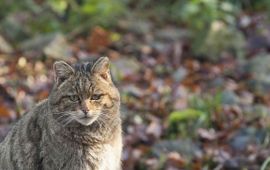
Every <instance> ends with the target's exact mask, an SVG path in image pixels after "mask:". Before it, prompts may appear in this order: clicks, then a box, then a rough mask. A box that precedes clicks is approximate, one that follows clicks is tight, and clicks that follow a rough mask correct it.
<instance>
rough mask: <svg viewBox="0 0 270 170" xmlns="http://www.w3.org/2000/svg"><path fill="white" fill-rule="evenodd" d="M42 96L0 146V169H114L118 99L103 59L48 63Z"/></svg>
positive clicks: (118, 137)
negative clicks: (50, 75) (48, 81)
mask: <svg viewBox="0 0 270 170" xmlns="http://www.w3.org/2000/svg"><path fill="white" fill-rule="evenodd" d="M53 68H54V73H55V84H54V87H53V89H52V91H51V93H50V95H49V97H48V99H45V100H44V101H42V102H40V103H39V104H37V106H35V107H34V108H33V109H32V110H31V111H29V112H28V113H26V114H24V115H23V116H22V118H21V119H20V120H19V121H18V122H17V123H16V124H15V125H14V126H13V128H12V130H11V131H10V132H9V133H8V135H7V137H6V138H5V140H4V141H3V142H2V143H0V169H1V170H120V169H121V162H120V158H121V152H122V136H121V119H120V113H119V107H120V95H119V92H118V90H117V88H116V87H115V85H114V84H113V82H112V79H111V76H110V71H109V59H108V58H107V57H101V58H99V59H98V60H97V61H95V62H93V63H86V64H81V65H78V66H76V67H75V68H73V67H71V66H70V65H68V64H67V63H65V62H63V61H58V62H55V63H54V65H53Z"/></svg>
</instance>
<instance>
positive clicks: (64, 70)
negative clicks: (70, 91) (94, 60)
mask: <svg viewBox="0 0 270 170" xmlns="http://www.w3.org/2000/svg"><path fill="white" fill-rule="evenodd" d="M53 70H54V74H55V82H56V83H57V86H59V85H60V84H61V83H63V82H64V81H65V80H66V79H67V78H69V77H70V76H71V75H72V74H73V73H74V69H73V68H72V67H71V66H70V65H69V64H67V63H66V62H64V61H56V62H55V63H54V64H53Z"/></svg>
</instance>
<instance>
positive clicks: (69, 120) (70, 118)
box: [63, 117, 74, 127]
mask: <svg viewBox="0 0 270 170" xmlns="http://www.w3.org/2000/svg"><path fill="white" fill-rule="evenodd" d="M73 120H74V119H73V118H72V117H69V119H67V121H66V123H65V124H64V125H63V126H64V127H66V126H67V125H68V124H69V123H71V122H72V121H73Z"/></svg>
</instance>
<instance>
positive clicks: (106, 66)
mask: <svg viewBox="0 0 270 170" xmlns="http://www.w3.org/2000/svg"><path fill="white" fill-rule="evenodd" d="M91 72H92V73H93V74H97V75H98V76H100V77H101V78H103V79H104V80H106V81H111V74H110V61H109V58H108V57H100V58H99V59H98V60H97V61H96V62H95V64H94V65H93V67H92V70H91Z"/></svg>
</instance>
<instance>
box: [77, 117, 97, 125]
mask: <svg viewBox="0 0 270 170" xmlns="http://www.w3.org/2000/svg"><path fill="white" fill-rule="evenodd" d="M76 121H77V122H78V123H80V124H81V125H83V126H89V125H91V124H92V123H94V121H95V119H94V118H82V119H76Z"/></svg>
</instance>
